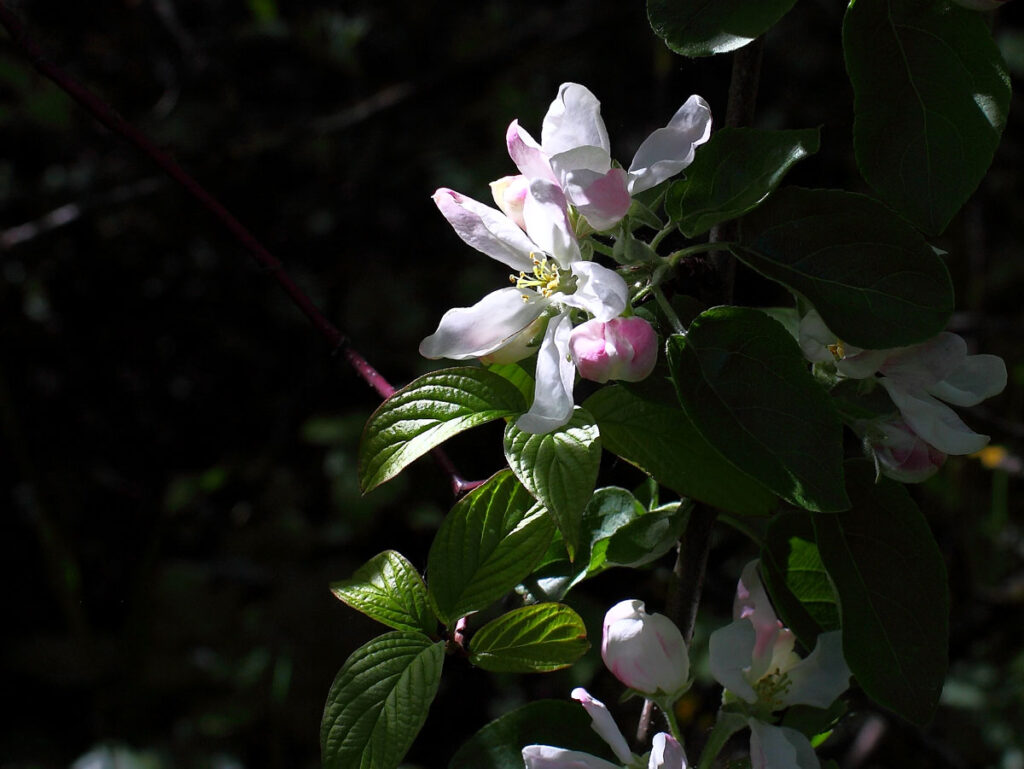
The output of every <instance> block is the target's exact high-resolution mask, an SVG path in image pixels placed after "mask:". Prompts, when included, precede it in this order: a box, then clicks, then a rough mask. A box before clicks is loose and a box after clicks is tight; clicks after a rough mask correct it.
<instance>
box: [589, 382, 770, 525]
mask: <svg viewBox="0 0 1024 769" xmlns="http://www.w3.org/2000/svg"><path fill="white" fill-rule="evenodd" d="M583 405H584V407H585V408H586V409H587V410H588V411H590V413H591V414H593V415H594V419H596V420H597V424H598V427H600V429H601V437H602V441H603V443H604V445H605V448H607V449H608V450H609V451H611V452H612V453H613V454H616V455H617V456H620V457H622V458H623V459H625V460H626V461H627V462H629V463H631V464H634V465H636V466H637V467H639V468H640V469H641V470H643V471H644V472H645V473H648V474H649V475H651V476H652V477H653V478H654V479H655V480H657V481H658V482H659V483H661V484H662V485H663V486H667V487H668V488H670V489H672V490H673V491H675V492H676V493H678V494H679V495H681V496H684V497H689V498H691V499H696V500H699V501H701V502H704V503H706V504H708V505H711V506H712V507H717V508H719V509H721V510H727V511H729V512H733V513H740V514H745V515H767V514H768V513H770V512H771V511H772V510H774V509H775V507H776V505H777V504H778V499H777V498H776V497H775V495H774V494H772V493H771V492H770V491H769V490H768V489H767V488H766V487H765V486H763V485H762V484H761V483H759V482H758V481H756V480H755V479H754V478H753V477H752V476H751V475H749V474H747V473H744V472H742V471H741V470H739V469H737V467H736V466H735V465H733V464H732V463H730V462H729V461H728V460H726V459H725V457H724V456H723V455H722V454H720V453H719V452H718V451H717V450H716V449H715V448H714V447H713V446H712V445H711V444H710V443H709V442H708V441H706V440H705V439H704V437H703V436H702V435H701V434H700V433H699V432H698V431H697V428H696V427H695V426H694V424H693V422H692V421H690V419H689V418H688V417H687V416H686V414H685V413H684V412H683V410H682V409H680V408H679V403H678V401H677V400H676V398H675V395H674V394H673V393H672V391H671V389H669V388H668V387H663V386H661V385H660V384H659V383H658V382H656V381H653V378H651V379H648V380H647V381H646V382H644V383H642V385H640V386H630V387H629V388H626V387H624V386H622V385H614V386H611V387H603V388H601V389H600V390H598V391H597V392H596V393H594V394H593V395H591V396H590V397H589V398H587V400H586V401H585V402H584V404H583Z"/></svg>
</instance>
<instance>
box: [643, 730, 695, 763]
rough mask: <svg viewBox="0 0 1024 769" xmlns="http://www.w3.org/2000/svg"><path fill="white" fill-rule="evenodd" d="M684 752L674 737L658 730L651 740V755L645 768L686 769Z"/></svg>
mask: <svg viewBox="0 0 1024 769" xmlns="http://www.w3.org/2000/svg"><path fill="white" fill-rule="evenodd" d="M686 767H687V763H686V752H685V751H684V750H683V746H682V745H680V744H679V743H678V742H677V741H676V738H675V737H673V736H672V735H671V734H668V733H667V732H658V733H657V734H656V735H654V739H653V740H651V757H650V758H649V759H648V761H647V769H686Z"/></svg>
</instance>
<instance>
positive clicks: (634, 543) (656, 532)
mask: <svg viewBox="0 0 1024 769" xmlns="http://www.w3.org/2000/svg"><path fill="white" fill-rule="evenodd" d="M688 515H689V505H681V504H673V505H666V506H665V507H662V508H659V509H657V510H651V511H650V512H648V513H646V514H644V515H642V516H640V517H639V518H636V519H634V520H632V521H630V522H629V523H627V524H626V525H625V526H623V527H622V528H620V529H619V530H618V531H616V532H615V533H614V534H613V535H612V536H611V537H609V538H608V539H606V540H604V541H602V542H598V543H597V546H596V547H595V548H594V550H595V552H596V551H597V550H598V549H599V548H602V547H603V550H604V554H603V557H604V566H606V567H609V566H629V567H630V568H638V567H640V566H645V565H646V564H648V563H652V562H653V561H656V560H658V559H659V558H661V557H662V556H663V555H665V553H667V552H668V551H669V550H671V549H672V548H673V547H675V545H676V543H677V541H678V540H679V536H680V534H682V533H683V529H684V528H685V526H686V521H687V517H688ZM593 560H594V555H593V554H592V555H591V562H593Z"/></svg>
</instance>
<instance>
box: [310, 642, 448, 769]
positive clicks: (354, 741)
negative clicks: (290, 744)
mask: <svg viewBox="0 0 1024 769" xmlns="http://www.w3.org/2000/svg"><path fill="white" fill-rule="evenodd" d="M443 661H444V644H443V643H442V642H434V641H431V640H430V639H429V638H426V637H425V636H423V635H421V634H419V633H407V632H402V631H394V632H391V633H385V634H384V635H382V636H378V637H377V638H374V639H373V640H372V641H370V642H369V643H367V644H364V645H363V646H361V647H359V648H358V649H356V650H355V651H354V652H352V654H351V655H350V656H349V658H348V659H347V660H345V664H344V665H343V666H342V668H341V670H340V671H338V675H337V677H335V679H334V683H333V684H332V685H331V691H330V693H329V694H328V695H327V705H326V707H325V708H324V716H323V721H322V722H321V724H320V751H321V757H322V760H323V766H324V769H363V768H364V767H369V766H372V767H374V769H394V767H397V766H398V764H399V763H400V762H401V760H402V758H403V757H404V756H405V753H406V751H407V750H409V746H410V745H412V741H413V740H414V739H415V738H416V734H417V733H418V732H419V730H420V728H421V727H422V726H423V722H424V721H425V720H426V718H427V710H428V709H429V708H430V703H431V702H432V701H433V699H434V695H435V694H436V693H437V685H438V683H439V682H440V680H441V664H442V662H443Z"/></svg>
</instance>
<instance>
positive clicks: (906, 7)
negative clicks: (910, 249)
mask: <svg viewBox="0 0 1024 769" xmlns="http://www.w3.org/2000/svg"><path fill="white" fill-rule="evenodd" d="M843 50H844V53H845V55H846V69H847V72H848V73H849V75H850V82H851V83H853V93H854V121H853V144H854V150H855V151H856V154H857V165H858V166H859V167H860V171H861V174H862V175H863V176H864V179H865V180H866V181H867V182H868V184H870V185H871V186H872V187H874V189H875V190H876V191H877V192H878V194H879V195H880V196H881V198H882V199H883V200H884V201H885V202H886V203H888V204H889V205H891V206H892V207H893V208H895V209H896V210H897V211H899V212H900V213H901V214H904V215H905V216H907V217H908V218H909V219H910V220H911V221H913V222H914V223H915V224H916V225H917V226H918V227H920V228H921V229H923V230H924V231H925V232H927V233H929V234H931V235H937V234H939V233H940V232H942V230H944V229H945V227H946V225H947V224H948V223H949V220H950V219H951V218H952V216H953V214H955V213H956V212H957V210H958V209H959V208H960V206H962V205H963V203H964V201H965V200H967V198H968V197H969V196H970V195H971V193H972V192H974V189H975V188H976V187H977V186H978V183H979V182H980V181H981V179H982V177H984V176H985V172H986V171H987V170H988V167H989V165H990V164H991V163H992V158H993V156H994V154H995V150H996V147H997V146H998V144H999V139H1000V136H1001V135H1002V132H1003V127H1004V125H1005V123H1006V113H1007V111H1008V109H1009V106H1010V96H1011V92H1010V78H1009V75H1008V74H1007V71H1006V66H1005V65H1004V64H1003V61H1002V58H1001V56H1000V54H999V49H998V48H997V47H996V44H995V42H994V41H993V40H992V34H991V32H990V31H989V29H988V24H987V21H986V19H985V18H984V16H983V15H982V14H980V13H977V12H975V11H969V10H966V9H964V8H960V7H958V6H957V5H955V4H953V3H938V2H920V0H856V2H852V3H850V5H849V8H848V9H847V12H846V18H845V20H844V22H843Z"/></svg>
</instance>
